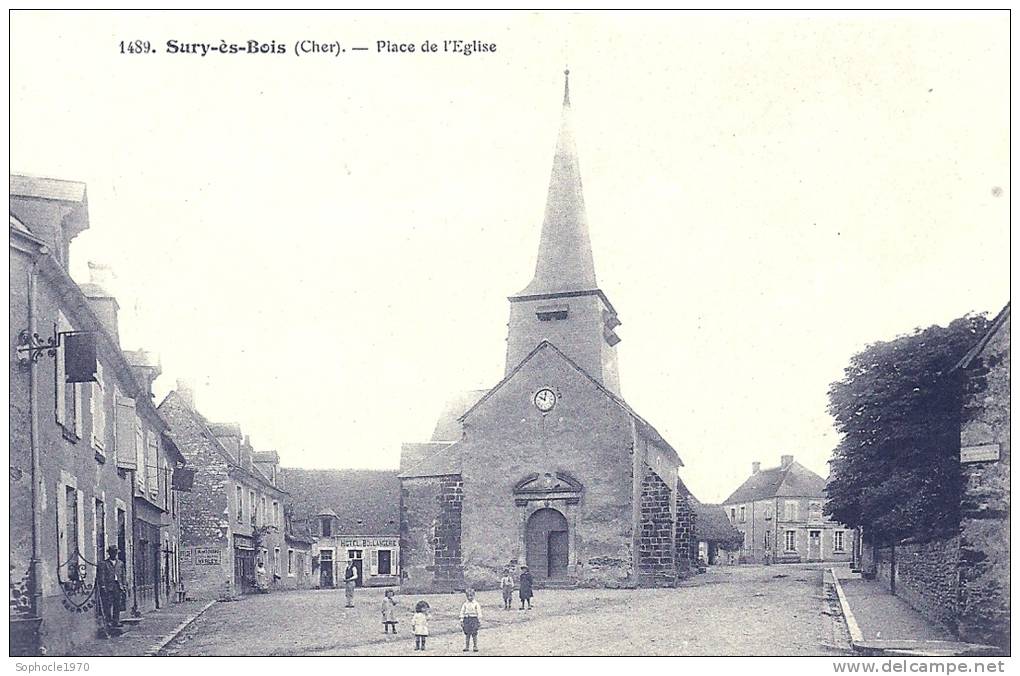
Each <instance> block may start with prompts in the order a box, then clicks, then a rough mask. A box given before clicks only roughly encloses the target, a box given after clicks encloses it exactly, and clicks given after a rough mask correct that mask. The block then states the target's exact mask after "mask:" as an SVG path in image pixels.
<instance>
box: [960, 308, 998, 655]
mask: <svg viewBox="0 0 1020 676" xmlns="http://www.w3.org/2000/svg"><path fill="white" fill-rule="evenodd" d="M1009 346H1010V321H1009V316H1008V314H1007V315H1006V316H1005V317H1004V318H1003V321H1002V322H1001V323H1000V324H999V325H998V326H997V328H996V330H995V331H994V333H993V334H992V335H991V337H990V338H989V340H988V342H987V343H986V345H985V346H984V349H983V350H981V352H980V353H979V354H978V355H977V356H976V358H975V359H974V360H973V361H972V362H971V364H970V365H969V366H968V367H967V368H966V370H965V375H966V378H965V381H964V408H963V425H962V429H961V431H960V445H961V447H968V446H971V447H972V446H990V445H997V446H998V451H999V459H998V460H996V461H988V462H973V463H964V464H963V465H962V468H963V474H964V481H965V489H964V494H963V498H962V500H961V504H960V609H959V632H960V636H961V638H964V639H966V640H969V641H974V642H978V643H991V644H995V645H1000V646H1009V639H1010V630H1009V617H1010V610H1009V552H1010V547H1009V488H1010V487H1009V482H1010V430H1009V420H1010V410H1009V409H1010V405H1009V395H1010V363H1009Z"/></svg>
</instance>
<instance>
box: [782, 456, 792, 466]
mask: <svg viewBox="0 0 1020 676" xmlns="http://www.w3.org/2000/svg"><path fill="white" fill-rule="evenodd" d="M780 460H781V461H782V466H783V468H784V469H785V468H787V467H789V466H790V465H792V464H793V456H792V455H784V456H782V457H781V458H780Z"/></svg>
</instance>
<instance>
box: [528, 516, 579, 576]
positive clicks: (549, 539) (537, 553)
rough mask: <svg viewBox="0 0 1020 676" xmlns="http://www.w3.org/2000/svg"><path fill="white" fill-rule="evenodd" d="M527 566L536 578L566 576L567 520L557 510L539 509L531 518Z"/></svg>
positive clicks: (567, 549) (529, 521)
mask: <svg viewBox="0 0 1020 676" xmlns="http://www.w3.org/2000/svg"><path fill="white" fill-rule="evenodd" d="M526 537H527V539H526V544H527V557H528V568H529V569H530V570H531V574H532V575H533V576H535V577H536V578H561V577H566V576H567V560H568V553H569V542H568V539H567V519H566V517H564V516H563V514H561V513H560V512H559V511H557V510H555V509H549V508H545V509H539V510H538V511H536V512H535V513H534V514H532V515H531V516H530V517H529V518H528V526H527V536H526Z"/></svg>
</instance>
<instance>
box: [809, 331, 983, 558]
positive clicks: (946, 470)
mask: <svg viewBox="0 0 1020 676" xmlns="http://www.w3.org/2000/svg"><path fill="white" fill-rule="evenodd" d="M987 328H988V320H987V319H986V318H985V317H984V316H983V315H976V316H975V315H967V316H965V317H962V318H960V319H957V320H955V321H954V322H952V323H951V324H950V325H949V326H947V327H942V326H931V327H929V328H927V329H924V330H920V329H918V330H917V331H915V332H914V333H913V334H911V335H908V336H901V337H899V338H896V339H895V340H892V341H888V342H880V343H875V344H873V345H870V346H868V347H867V348H866V349H865V350H863V351H862V352H860V353H858V354H856V355H854V356H853V358H851V360H850V364H849V365H848V366H847V367H846V369H845V370H844V374H845V376H844V378H843V379H842V380H840V381H838V382H836V383H833V384H832V386H831V387H830V389H829V413H830V414H831V415H832V416H833V417H834V418H835V420H836V428H837V429H838V430H839V432H840V433H841V435H842V439H841V441H840V443H839V445H838V446H837V447H836V449H835V451H834V452H833V459H832V460H831V461H830V467H831V472H830V476H829V485H828V487H827V489H826V490H827V493H828V497H829V500H828V502H827V504H826V507H825V512H826V514H829V515H831V516H832V517H833V518H834V519H836V520H837V521H840V522H842V523H844V524H846V525H848V526H851V527H858V526H863V527H864V528H865V529H866V530H867V531H868V532H870V533H871V534H872V536H874V537H877V538H880V539H883V540H891V541H895V540H900V539H903V538H907V537H915V538H926V537H932V536H938V535H942V534H946V533H949V532H953V531H955V529H956V527H957V524H958V522H959V516H958V510H959V504H960V492H961V488H962V484H961V474H960V463H959V453H960V415H961V376H960V374H959V372H957V371H954V370H953V367H954V366H955V365H956V363H957V362H959V361H960V359H961V358H962V357H963V355H964V354H966V352H967V350H969V349H970V348H971V347H972V346H973V345H974V344H975V343H976V342H977V341H978V340H979V339H980V337H981V336H982V335H983V333H984V332H985V331H986V330H987Z"/></svg>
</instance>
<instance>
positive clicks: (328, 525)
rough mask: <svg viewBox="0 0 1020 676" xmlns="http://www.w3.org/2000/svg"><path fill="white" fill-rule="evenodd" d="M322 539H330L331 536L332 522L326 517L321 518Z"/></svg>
mask: <svg viewBox="0 0 1020 676" xmlns="http://www.w3.org/2000/svg"><path fill="white" fill-rule="evenodd" d="M321 526H322V537H326V538H328V537H332V535H333V520H332V519H330V518H329V517H328V516H325V517H323V518H322V524H321Z"/></svg>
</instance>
